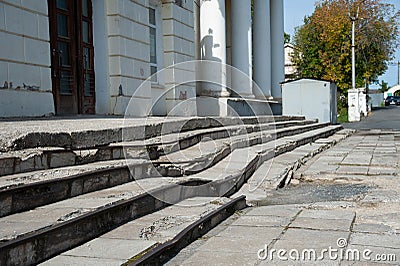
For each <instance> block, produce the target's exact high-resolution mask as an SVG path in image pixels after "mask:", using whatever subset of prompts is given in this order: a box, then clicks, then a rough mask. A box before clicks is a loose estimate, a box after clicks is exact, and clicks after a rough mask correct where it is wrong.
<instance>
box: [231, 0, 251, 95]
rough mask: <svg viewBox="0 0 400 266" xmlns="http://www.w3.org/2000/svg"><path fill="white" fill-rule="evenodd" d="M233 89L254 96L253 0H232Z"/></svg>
mask: <svg viewBox="0 0 400 266" xmlns="http://www.w3.org/2000/svg"><path fill="white" fill-rule="evenodd" d="M231 17H232V19H231V21H232V66H233V67H235V68H237V69H239V70H240V71H241V72H243V73H240V72H239V71H233V73H232V90H233V92H234V93H235V94H238V95H240V96H242V97H245V98H254V95H253V89H252V81H253V77H252V50H253V49H252V27H251V0H232V1H231Z"/></svg>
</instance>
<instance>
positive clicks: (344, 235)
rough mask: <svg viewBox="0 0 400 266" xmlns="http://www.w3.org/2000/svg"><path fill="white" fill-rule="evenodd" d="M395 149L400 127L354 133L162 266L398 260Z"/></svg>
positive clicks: (399, 172)
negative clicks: (280, 186) (397, 129)
mask: <svg viewBox="0 0 400 266" xmlns="http://www.w3.org/2000/svg"><path fill="white" fill-rule="evenodd" d="M399 154H400V132H396V131H389V132H386V131H381V130H375V131H363V132H359V133H358V134H355V135H353V136H351V137H349V138H348V139H346V140H343V141H342V142H340V143H339V144H338V145H337V146H335V147H333V148H331V149H329V150H326V151H324V152H322V153H321V154H320V155H318V156H315V157H314V158H313V159H311V160H309V161H308V162H307V163H305V164H304V165H303V166H302V167H300V168H299V169H298V170H297V171H295V173H294V174H293V177H292V179H291V180H292V182H291V184H290V185H289V186H288V187H287V188H285V189H281V190H278V191H277V190H270V191H269V192H268V191H267V192H266V193H265V194H264V197H265V198H264V200H262V199H261V198H260V195H261V194H258V196H257V197H255V198H256V201H255V203H257V204H258V206H255V207H251V208H248V209H246V210H243V211H241V212H239V213H237V214H236V215H235V216H234V217H231V218H230V219H229V220H227V221H225V222H224V223H223V224H221V225H220V226H218V227H216V228H215V229H213V230H212V231H210V232H209V233H208V234H207V235H205V236H204V237H203V238H201V239H199V240H197V241H195V242H194V243H192V244H191V245H189V246H188V247H186V248H185V249H183V250H182V251H181V252H180V253H179V254H178V255H177V256H175V257H174V258H172V259H171V260H170V261H169V262H168V263H167V265H198V264H199V262H201V264H202V265H400V182H399V176H400V156H399ZM287 155H288V154H287ZM281 161H282V160H281ZM260 169H261V168H260ZM256 174H257V173H256ZM256 174H255V176H257V175H256ZM251 180H252V179H250V182H251ZM257 204H256V205H257ZM262 205H266V206H262Z"/></svg>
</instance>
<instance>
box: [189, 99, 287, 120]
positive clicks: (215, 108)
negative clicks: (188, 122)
mask: <svg viewBox="0 0 400 266" xmlns="http://www.w3.org/2000/svg"><path fill="white" fill-rule="evenodd" d="M196 100H197V115H198V116H219V117H237V116H261V115H280V114H282V104H281V103H279V102H277V101H270V100H258V99H243V98H232V97H229V98H213V97H206V96H200V97H197V99H196Z"/></svg>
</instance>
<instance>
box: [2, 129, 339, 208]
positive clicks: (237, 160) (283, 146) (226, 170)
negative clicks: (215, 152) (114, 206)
mask: <svg viewBox="0 0 400 266" xmlns="http://www.w3.org/2000/svg"><path fill="white" fill-rule="evenodd" d="M340 128H341V127H340V126H330V127H326V128H322V129H319V130H315V131H313V132H308V133H303V134H300V135H299V136H297V137H295V138H294V137H286V138H283V139H279V140H277V142H278V143H276V144H275V143H268V144H263V145H256V146H255V147H251V148H246V149H250V150H251V152H252V153H251V154H250V155H248V156H245V157H243V156H242V155H243V154H246V153H245V152H244V151H243V150H244V149H240V150H237V152H236V153H235V154H231V155H229V157H227V158H225V159H224V160H223V161H221V162H220V163H218V164H216V165H215V166H214V167H212V168H210V169H208V170H206V171H204V172H203V173H201V174H197V175H193V176H192V178H203V177H204V176H207V178H208V179H209V178H212V179H215V180H218V179H225V178H226V177H229V176H231V175H232V174H240V173H242V172H244V171H245V168H246V167H247V166H249V165H250V164H251V163H252V162H253V161H255V160H256V159H257V156H258V157H262V154H268V156H270V157H273V156H274V155H275V154H274V152H277V153H283V152H286V151H287V150H290V149H291V147H293V148H294V147H296V145H297V144H298V143H302V142H303V141H304V139H306V138H308V139H311V140H313V139H315V138H318V137H320V136H325V135H326V134H331V133H332V132H334V131H336V130H338V129H340ZM265 159H268V157H266V158H265ZM231 162H233V164H231V165H229V164H230V163H231ZM141 163H143V162H139V164H138V166H142V167H143V165H142V164H141ZM150 165H151V164H148V163H144V167H149V166H150ZM228 166H230V167H228ZM138 171H139V172H142V173H144V172H148V171H147V170H145V171H143V170H142V169H141V170H138ZM126 174H127V175H129V173H128V171H127V173H126ZM208 179H206V180H208ZM177 180H179V179H177ZM96 181H99V180H98V179H97V180H96ZM129 181H131V180H127V181H126V182H129ZM149 182H153V181H152V178H150V179H149ZM56 183H57V184H59V183H60V181H59V180H58V181H57V182H56ZM97 183H99V182H88V187H87V188H86V187H83V189H84V190H85V191H86V192H90V191H93V190H98V189H101V188H99V187H97V188H94V189H92V190H90V185H96V184H97ZM100 183H101V182H100ZM83 184H85V183H83ZM116 184H117V183H115V185H116ZM108 186H109V185H108ZM71 187H73V186H71ZM75 187H76V186H75ZM105 187H107V185H105ZM117 189H118V187H117ZM42 190H45V189H42ZM65 190H68V189H65ZM111 190H112V189H111ZM12 194H14V195H15V193H12ZM23 194H25V195H26V194H27V193H26V192H25V193H23ZM32 194H33V193H32ZM37 194H38V193H36V194H35V196H38V195H37ZM94 194H96V192H94ZM94 194H93V193H91V194H89V197H90V195H94ZM78 195H79V193H76V194H75V195H74V196H78ZM32 196H33V195H32ZM39 196H40V198H43V199H44V198H46V195H39ZM52 196H53V197H54V196H55V195H54V194H52ZM83 197H85V195H83ZM38 199H39V198H38ZM38 199H36V200H38ZM36 200H32V199H31V200H27V199H26V200H24V201H23V202H26V203H27V204H28V203H29V202H35V201H36ZM10 201H11V200H10ZM6 202H7V201H6ZM3 203H4V202H3ZM17 203H18V202H11V204H9V205H14V206H15V205H18V204H17ZM2 206H7V204H2ZM3 213H4V214H7V211H6V210H4V211H3Z"/></svg>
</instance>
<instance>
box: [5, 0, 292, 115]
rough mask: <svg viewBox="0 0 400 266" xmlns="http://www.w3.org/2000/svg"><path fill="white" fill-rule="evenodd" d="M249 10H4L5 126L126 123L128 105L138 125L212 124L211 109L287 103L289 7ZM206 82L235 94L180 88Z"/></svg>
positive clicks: (88, 6) (157, 0)
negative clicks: (205, 120)
mask: <svg viewBox="0 0 400 266" xmlns="http://www.w3.org/2000/svg"><path fill="white" fill-rule="evenodd" d="M251 3H252V1H251V0H35V1H29V0H0V39H1V40H2V41H1V49H0V117H21V116H43V115H51V114H57V115H74V114H107V115H108V114H110V115H123V114H125V111H126V110H127V107H128V106H129V105H132V106H131V107H130V108H129V110H130V111H129V114H131V115H133V116H147V115H168V114H171V112H174V110H175V111H176V106H179V105H180V104H181V103H185V104H186V106H185V108H179V110H178V111H176V115H199V114H204V115H213V113H210V114H209V113H207V112H205V111H204V110H207V109H209V108H208V107H209V106H210V103H212V99H217V100H218V101H219V100H221V99H232V98H237V97H238V96H239V95H240V96H241V97H244V98H248V99H254V101H255V100H256V99H257V98H260V99H264V100H265V99H272V98H273V99H275V100H276V102H279V100H280V98H281V88H280V85H279V84H280V82H282V81H283V80H284V51H283V49H284V46H283V0H254V6H253V12H252V4H251ZM193 60H210V61H213V62H218V63H220V64H221V65H222V66H223V65H225V64H226V65H227V66H229V65H232V66H233V67H235V68H237V69H239V70H240V71H241V72H243V73H244V74H245V75H246V76H248V77H249V78H250V80H254V81H255V82H256V83H257V84H258V86H259V88H260V90H254V85H253V83H251V82H248V80H245V79H243V78H241V77H240V75H233V74H230V73H229V71H228V70H226V68H224V67H221V68H220V69H219V70H218V71H217V72H215V71H211V70H212V69H207V68H205V67H203V69H198V68H199V66H197V65H195V64H186V65H185V64H183V65H182V67H179V64H180V63H183V62H190V61H193ZM177 64H178V66H177ZM200 68H201V66H200ZM160 70H164V71H162V72H159V71H160ZM198 72H201V73H202V74H201V75H202V77H203V78H205V79H208V78H209V77H211V76H216V75H217V76H219V77H220V78H221V77H222V80H223V82H222V84H225V82H226V83H227V84H234V85H235V89H234V90H231V88H226V87H225V86H224V85H207V84H205V83H203V84H199V83H197V82H186V83H181V82H180V80H179V77H181V76H184V77H185V79H187V80H189V81H190V80H191V81H195V80H196V79H197V75H198V74H196V73H198ZM150 76H151V78H150V79H148V78H149V77H150ZM224 79H226V80H225V81H224ZM146 80H147V81H146ZM210 99H211V100H210ZM129 103H131V104H129ZM132 103H133V104H132ZM211 105H212V104H211ZM221 114H222V115H223V113H216V114H215V115H221Z"/></svg>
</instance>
